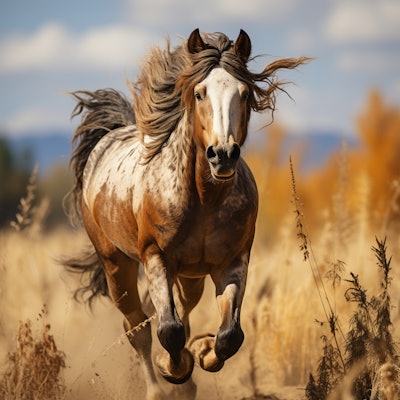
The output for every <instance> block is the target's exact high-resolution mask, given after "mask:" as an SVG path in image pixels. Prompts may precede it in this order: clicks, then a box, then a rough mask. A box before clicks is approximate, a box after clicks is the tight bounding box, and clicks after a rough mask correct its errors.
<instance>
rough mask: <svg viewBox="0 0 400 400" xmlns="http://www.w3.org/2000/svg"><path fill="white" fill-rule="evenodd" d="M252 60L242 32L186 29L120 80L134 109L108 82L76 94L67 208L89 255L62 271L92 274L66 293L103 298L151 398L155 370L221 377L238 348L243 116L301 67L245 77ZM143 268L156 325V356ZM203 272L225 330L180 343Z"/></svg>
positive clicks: (249, 207) (289, 64)
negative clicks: (141, 287) (116, 315)
mask: <svg viewBox="0 0 400 400" xmlns="http://www.w3.org/2000/svg"><path fill="white" fill-rule="evenodd" d="M250 56H251V40H250V38H249V36H248V34H247V33H246V32H245V31H243V30H240V33H239V35H238V37H237V38H236V40H235V41H232V40H230V39H229V38H228V37H227V36H226V35H225V34H223V33H200V31H199V29H195V30H194V31H193V32H192V33H191V34H190V36H189V38H188V39H183V40H182V43H181V44H180V45H178V46H176V47H174V48H171V45H170V42H169V40H168V39H167V43H166V46H165V48H163V49H162V48H160V47H153V48H151V50H150V53H149V54H148V56H147V57H146V58H145V59H144V61H143V64H142V66H141V69H140V71H139V74H138V79H137V81H136V82H130V83H129V89H130V92H131V94H132V97H133V99H132V100H131V101H130V100H128V99H127V98H126V97H125V95H124V94H122V93H121V92H119V91H116V90H114V89H110V88H108V89H99V90H96V91H94V92H90V91H84V90H79V91H75V92H72V95H73V97H74V98H75V100H76V102H77V103H76V106H75V108H74V110H73V113H72V115H73V117H76V116H79V115H80V116H81V122H80V125H79V126H78V127H77V128H76V131H75V133H74V135H73V138H72V142H73V146H74V149H73V152H72V155H71V159H70V164H71V168H72V170H73V175H74V184H73V188H72V190H71V193H70V194H71V205H72V207H71V211H72V213H73V214H74V216H75V218H77V219H78V220H80V221H81V222H83V225H84V228H85V230H86V232H87V235H88V237H89V239H90V242H91V245H92V247H91V249H90V251H89V252H88V253H86V254H82V255H80V256H78V257H71V259H69V260H66V261H65V262H64V264H65V265H66V266H67V268H68V269H69V270H72V271H76V272H80V273H82V274H86V276H87V277H88V282H87V285H86V286H84V287H81V288H80V289H78V291H77V293H76V295H77V294H78V293H80V294H81V295H83V297H84V298H85V299H86V300H88V301H89V303H91V302H92V300H93V299H94V298H95V297H97V296H98V295H105V296H108V297H110V298H111V300H112V302H113V303H114V304H115V306H116V308H117V309H118V310H119V311H120V312H121V313H122V314H123V317H124V318H123V326H124V329H125V331H126V333H127V337H128V339H129V341H130V343H131V345H132V346H133V348H134V349H135V350H136V352H137V354H138V356H139V358H140V360H141V365H142V368H143V375H144V379H145V382H146V387H147V399H149V400H150V399H161V398H163V396H164V394H163V391H162V389H161V387H160V385H159V384H158V383H157V382H158V381H157V375H158V374H160V375H161V376H162V377H163V378H165V379H166V380H167V381H168V382H170V383H173V384H181V383H184V382H186V381H187V380H189V378H190V377H191V374H192V371H193V368H194V365H197V366H200V367H201V368H203V369H204V370H206V371H210V372H216V371H219V370H220V369H221V368H222V367H223V366H224V363H225V362H226V361H227V360H228V359H229V358H230V357H232V356H233V355H234V354H235V353H236V352H237V351H238V350H239V348H240V347H241V345H242V343H243V340H244V333H243V330H242V328H241V323H240V318H241V306H242V301H243V296H244V293H245V286H246V279H247V271H248V265H249V259H250V253H251V248H252V244H253V239H254V234H255V223H256V218H257V210H258V193H257V186H256V182H255V180H254V177H253V175H252V173H251V171H250V169H249V167H248V166H247V164H246V162H245V161H244V159H243V158H242V155H241V148H242V146H243V144H244V143H245V141H246V138H247V135H248V124H249V119H250V114H251V111H256V112H259V111H263V110H274V108H275V100H276V91H277V90H278V89H279V90H283V89H282V85H283V83H282V82H279V81H278V80H277V79H276V77H275V72H276V71H278V70H280V69H292V68H296V67H298V66H299V65H301V64H303V63H305V62H306V61H307V60H308V59H307V57H299V58H284V59H279V60H276V61H273V62H271V63H269V64H267V66H266V67H265V68H264V69H263V70H262V72H260V73H253V72H250V70H249V69H248V67H247V65H248V62H249V61H250V60H251V59H252V58H251V57H250ZM140 264H141V265H142V266H143V269H144V272H145V277H146V281H147V289H148V294H149V296H150V299H151V302H152V304H153V305H154V309H155V311H156V315H157V318H158V324H157V331H156V332H157V337H158V340H159V343H160V344H161V346H160V347H161V351H160V353H159V354H158V355H157V356H156V357H155V359H154V362H153V359H152V334H151V327H150V324H148V323H146V322H148V315H147V314H146V313H145V312H144V311H143V304H142V303H141V299H140V295H139V292H138V285H137V283H138V274H139V272H138V268H139V265H140ZM207 276H210V277H211V279H212V282H213V283H214V285H215V295H216V299H217V303H218V306H219V310H220V316H221V324H220V326H219V329H218V332H217V333H216V334H209V333H207V334H199V335H196V336H194V337H193V338H191V339H190V325H189V314H190V312H191V311H192V310H193V309H194V307H195V306H196V305H197V303H198V302H199V300H200V298H201V296H202V293H203V289H204V282H205V278H206V277H207ZM137 326H140V327H141V329H140V330H138V329H135V327H137ZM157 371H158V373H157Z"/></svg>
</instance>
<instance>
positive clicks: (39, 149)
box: [7, 133, 71, 174]
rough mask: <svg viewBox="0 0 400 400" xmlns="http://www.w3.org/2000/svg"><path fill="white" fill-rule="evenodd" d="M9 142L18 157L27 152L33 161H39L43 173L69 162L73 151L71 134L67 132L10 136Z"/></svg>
mask: <svg viewBox="0 0 400 400" xmlns="http://www.w3.org/2000/svg"><path fill="white" fill-rule="evenodd" d="M7 139H8V142H9V144H10V146H11V148H12V150H13V152H14V154H16V155H17V157H18V158H21V157H24V155H26V153H27V154H28V155H29V157H30V158H31V161H32V162H33V163H35V162H38V163H39V171H40V173H41V174H43V173H46V172H48V171H49V170H50V168H51V167H54V166H55V165H60V164H68V162H69V156H70V153H71V136H68V135H67V134H63V133H59V134H49V135H43V136H42V135H37V136H35V135H31V134H30V135H25V136H17V137H8V138H7Z"/></svg>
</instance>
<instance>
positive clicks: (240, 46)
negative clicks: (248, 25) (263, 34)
mask: <svg viewBox="0 0 400 400" xmlns="http://www.w3.org/2000/svg"><path fill="white" fill-rule="evenodd" d="M233 50H234V52H235V54H236V55H237V56H238V57H239V58H240V59H241V60H242V61H243V63H244V64H246V63H247V61H248V60H249V57H250V53H251V41H250V37H249V35H248V34H247V33H246V32H245V31H244V30H243V29H241V30H240V33H239V36H238V37H237V39H236V41H235V44H234V46H233Z"/></svg>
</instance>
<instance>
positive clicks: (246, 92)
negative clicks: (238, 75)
mask: <svg viewBox="0 0 400 400" xmlns="http://www.w3.org/2000/svg"><path fill="white" fill-rule="evenodd" d="M248 98H249V91H248V90H246V91H245V92H243V93H242V101H247V99H248Z"/></svg>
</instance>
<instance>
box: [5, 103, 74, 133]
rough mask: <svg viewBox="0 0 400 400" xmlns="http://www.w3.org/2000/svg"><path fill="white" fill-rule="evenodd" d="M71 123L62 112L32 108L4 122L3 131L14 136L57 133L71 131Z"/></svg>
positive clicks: (21, 110)
mask: <svg viewBox="0 0 400 400" xmlns="http://www.w3.org/2000/svg"><path fill="white" fill-rule="evenodd" d="M71 125H72V124H71V121H70V120H69V118H68V116H66V115H65V114H64V113H63V112H62V111H60V110H52V109H51V107H48V108H46V107H36V106H30V107H28V108H25V109H20V110H18V111H17V112H16V113H15V114H14V115H11V116H9V117H8V118H7V119H6V120H5V121H3V122H2V126H1V129H2V130H4V131H5V132H12V133H13V134H19V133H24V134H25V133H31V134H32V135H35V134H38V133H47V132H57V131H64V130H66V129H71Z"/></svg>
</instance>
